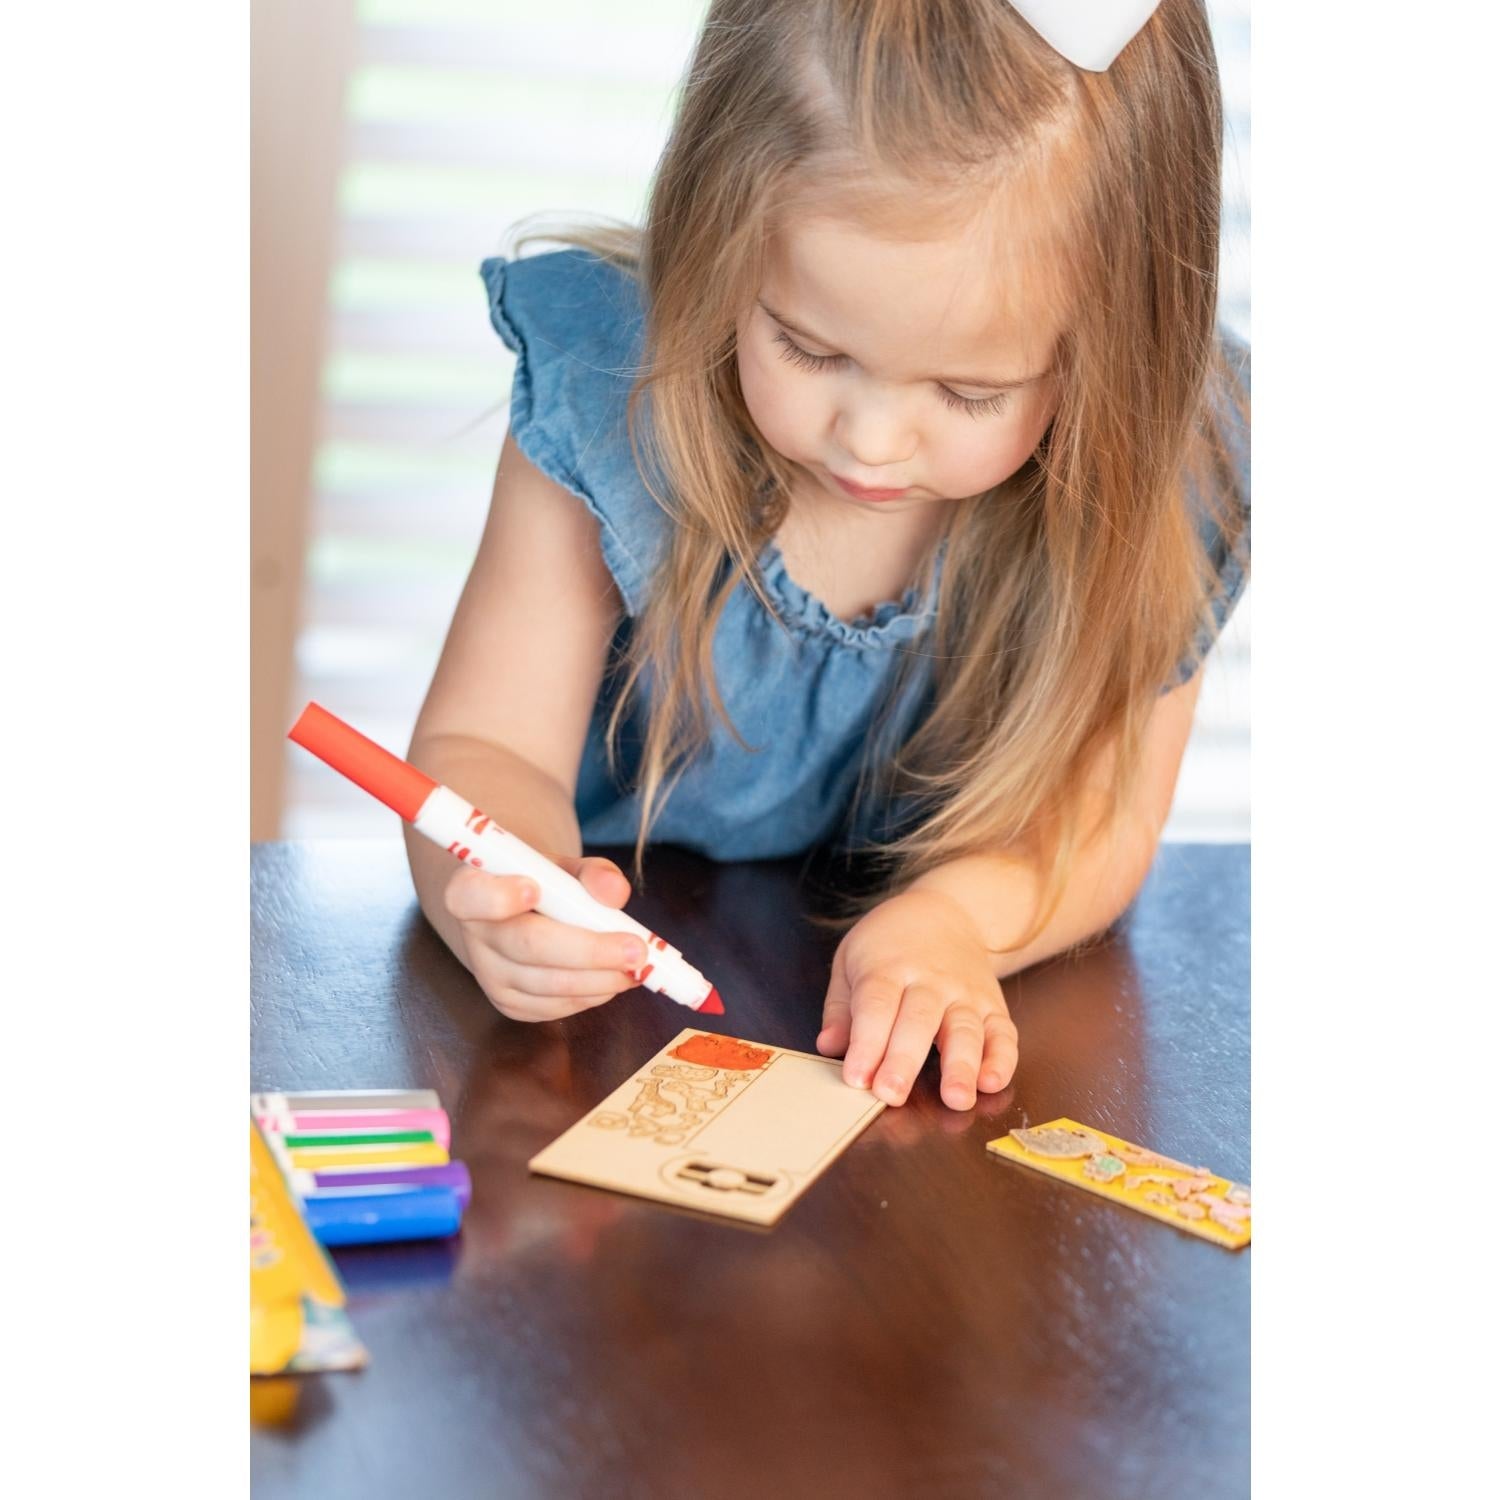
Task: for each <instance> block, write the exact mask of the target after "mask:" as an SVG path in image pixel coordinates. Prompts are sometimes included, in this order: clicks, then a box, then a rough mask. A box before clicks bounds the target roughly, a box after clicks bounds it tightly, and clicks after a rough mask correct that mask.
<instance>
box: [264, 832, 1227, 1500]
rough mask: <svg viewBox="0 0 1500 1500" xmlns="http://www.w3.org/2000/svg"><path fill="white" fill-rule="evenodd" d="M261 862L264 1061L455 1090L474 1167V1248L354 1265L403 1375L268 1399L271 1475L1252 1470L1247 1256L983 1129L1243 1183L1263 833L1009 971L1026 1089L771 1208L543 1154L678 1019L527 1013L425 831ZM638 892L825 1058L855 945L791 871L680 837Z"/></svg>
mask: <svg viewBox="0 0 1500 1500" xmlns="http://www.w3.org/2000/svg"><path fill="white" fill-rule="evenodd" d="M252 880H253V893H254V894H253V902H254V910H253V983H252V1003H253V1022H252V1060H253V1061H252V1067H253V1078H252V1079H251V1083H252V1084H253V1086H254V1087H256V1088H263V1089H272V1088H276V1089H310V1088H325V1087H343V1088H354V1087H360V1086H366V1087H374V1086H381V1087H404V1086H426V1087H432V1088H435V1089H437V1090H438V1091H439V1093H440V1094H441V1096H442V1098H443V1101H444V1103H445V1105H446V1106H447V1108H448V1110H449V1112H450V1114H451V1115H452V1117H453V1132H454V1133H453V1146H454V1153H455V1155H457V1156H459V1157H461V1158H462V1159H463V1160H465V1161H467V1162H468V1164H469V1166H470V1169H471V1171H472V1172H473V1176H474V1201H473V1205H472V1207H471V1209H470V1212H469V1215H468V1218H467V1219H466V1221H465V1225H464V1230H463V1234H462V1236H461V1237H460V1239H459V1240H458V1241H456V1242H454V1243H453V1244H451V1245H433V1246H427V1247H409V1248H406V1249H364V1250H350V1251H344V1252H340V1253H339V1255H338V1257H337V1259H338V1263H339V1267H340V1270H341V1271H342V1273H343V1275H344V1277H345V1281H346V1285H347V1287H348V1290H349V1293H350V1307H351V1312H352V1315H353V1317H354V1320H355V1324H356V1327H357V1328H358V1330H359V1333H360V1336H361V1338H362V1339H363V1340H364V1341H365V1342H366V1343H367V1344H368V1346H369V1348H370V1351H371V1354H372V1356H373V1363H372V1365H371V1367H370V1368H369V1369H368V1370H366V1371H365V1372H363V1373H362V1374H359V1375H355V1376H342V1377H313V1378H310V1379H308V1380H305V1381H303V1382H301V1383H300V1385H298V1386H297V1387H295V1388H294V1389H293V1390H292V1391H291V1392H290V1393H272V1392H260V1393H258V1395H257V1403H256V1404H257V1406H258V1407H259V1408H260V1409H261V1410H262V1411H263V1412H270V1413H271V1414H272V1418H262V1419H261V1420H259V1421H258V1423H257V1425H256V1426H255V1427H254V1428H253V1432H252V1446H251V1454H252V1473H253V1482H254V1493H255V1494H256V1496H257V1497H258V1500H270V1497H277V1496H309V1497H312V1496H316V1497H319V1500H337V1497H341V1496H345V1495H349V1496H356V1495H357V1496H360V1497H361V1500H377V1497H382V1496H410V1495H414V1494H420V1495H441V1496H444V1497H449V1500H464V1497H469V1496H474V1497H481V1496H483V1497H495V1496H500V1497H506V1500H510V1497H516V1500H531V1497H537V1500H541V1497H546V1500H567V1497H573V1496H579V1497H582V1496H609V1497H616V1496H620V1497H635V1496H641V1497H646V1496H650V1497H652V1500H675V1497H679V1496H681V1497H699V1496H703V1497H712V1500H739V1497H741V1496H744V1497H749V1496H774V1497H776V1500H798V1497H802V1496H844V1495H850V1496H853V1495H858V1496H861V1497H862V1500H872V1497H884V1496H892V1497H895V1496H908V1495H913V1494H922V1495H924V1496H930V1497H939V1500H946V1497H968V1496H987V1495H991V1494H997V1495H998V1494H1004V1495H1006V1496H1007V1497H1013V1500H1016V1497H1031V1496H1035V1497H1038V1500H1092V1497H1096V1496H1097V1497H1100V1500H1105V1497H1107V1500H1130V1497H1136V1496H1139V1497H1149V1500H1170V1497H1175V1496H1186V1495H1192V1496H1195V1497H1218V1496H1224V1497H1229V1496H1241V1495H1245V1494H1247V1493H1248V1491H1249V1397H1250V1387H1249V1304H1250V1261H1249V1257H1250V1255H1251V1253H1253V1252H1252V1251H1249V1250H1247V1251H1242V1252H1239V1253H1238V1254H1236V1253H1232V1252H1229V1251H1226V1250H1222V1249H1220V1248H1218V1247H1216V1246H1214V1245H1209V1244H1206V1243H1202V1242H1200V1241H1197V1240H1193V1239H1191V1238H1189V1237H1188V1236H1186V1235H1182V1234H1178V1233H1175V1232H1174V1231H1173V1230H1172V1229H1170V1228H1168V1227H1166V1226H1163V1225H1161V1224H1157V1223H1153V1222H1151V1221H1150V1220H1147V1219H1144V1218H1142V1217H1141V1216H1140V1215H1137V1214H1132V1213H1129V1212H1127V1211H1126V1210H1124V1209H1121V1208H1118V1207H1117V1206H1115V1205H1112V1204H1109V1203H1106V1202H1103V1201H1100V1200H1097V1199H1095V1198H1092V1197H1090V1196H1089V1195H1087V1194H1084V1193H1081V1192H1074V1191H1070V1190H1069V1189H1068V1188H1067V1187H1066V1186H1065V1185H1062V1184H1059V1183H1055V1182H1052V1181H1049V1180H1048V1179H1047V1178H1045V1177H1042V1176H1041V1175H1040V1174H1037V1173H1033V1172H1027V1171H1023V1170H1020V1169H1018V1168H1017V1167H1016V1166H1015V1165H1014V1164H1011V1163H1007V1162H1004V1161H1001V1160H998V1159H996V1158H994V1157H992V1156H990V1155H988V1154H987V1153H986V1152H985V1150H984V1143H985V1142H986V1141H987V1140H990V1139H991V1138H993V1137H994V1136H997V1135H1000V1134H1003V1133H1004V1132H1005V1131H1007V1130H1009V1129H1011V1128H1012V1127H1013V1126H1017V1125H1023V1124H1028V1123H1037V1122H1040V1121H1044V1120H1049V1119H1053V1118H1056V1117H1057V1116H1060V1115H1068V1116H1071V1117H1072V1118H1074V1119H1078V1120H1083V1121H1086V1122H1089V1123H1092V1124H1097V1125H1098V1126H1099V1127H1100V1128H1102V1129H1105V1130H1108V1131H1110V1132H1111V1133H1113V1134H1116V1135H1120V1136H1124V1137H1125V1138H1127V1139H1129V1140H1134V1141H1140V1142H1142V1143H1144V1144H1148V1145H1150V1146H1152V1147H1153V1148H1155V1149H1158V1150H1161V1151H1163V1152H1166V1153H1168V1154H1171V1155H1174V1156H1178V1157H1181V1158H1185V1159H1187V1160H1190V1161H1193V1162H1202V1163H1204V1164H1205V1165H1208V1166H1210V1167H1212V1168H1213V1170H1214V1171H1216V1172H1220V1173H1222V1174H1224V1175H1225V1176H1229V1177H1234V1178H1237V1179H1239V1180H1243V1181H1249V1180H1250V1178H1251V1171H1250V1156H1249V1129H1250V1104H1249V853H1248V850H1247V849H1245V848H1244V847H1243V846H1208V845H1202V846H1191V845H1177V846H1166V847H1164V848H1163V849H1162V851H1161V853H1160V855H1159V857H1158V860H1157V864H1156V868H1155V870H1154V871H1153V873H1152V875H1151V878H1150V880H1149V882H1148V884H1147V886H1146V889H1145V890H1144V892H1143V893H1142V896H1141V898H1140V900H1139V901H1138V902H1137V904H1136V907H1135V908H1134V909H1133V911H1132V912H1131V913H1130V914H1129V915H1128V916H1127V918H1126V919H1125V921H1124V922H1123V923H1122V924H1121V927H1120V930H1119V931H1118V932H1117V933H1116V935H1115V936H1114V937H1113V938H1112V939H1111V940H1110V941H1109V942H1108V943H1106V944H1104V945H1102V946H1100V947H1098V948H1095V949H1094V950H1093V951H1091V952H1089V953H1087V954H1086V955H1084V956H1082V957H1077V958H1072V959H1068V960H1064V961H1058V962H1054V963H1052V964H1048V965H1045V966H1042V967H1040V968H1038V969H1035V970H1032V971H1030V972H1028V973H1026V974H1023V975H1019V976H1017V977H1016V978H1015V979H1013V980H1011V981H1010V982H1009V983H1008V984H1007V987H1006V989H1007V994H1008V996H1009V997H1010V1001H1011V1006H1012V1011H1013V1013H1014V1015H1015V1017H1016V1021H1017V1024H1018V1026H1019V1028H1020V1033H1021V1067H1020V1071H1019V1073H1018V1074H1017V1077H1016V1080H1015V1082H1014V1084H1013V1085H1012V1086H1011V1087H1010V1088H1009V1089H1008V1090H1007V1091H1006V1092H1005V1093H1003V1094H1001V1095H998V1096H994V1097H991V1098H988V1099H982V1100H981V1103H980V1105H979V1108H978V1109H977V1110H976V1111H975V1112H974V1113H972V1114H968V1115H960V1114H955V1113H953V1112H951V1111H949V1110H947V1109H945V1108H944V1107H943V1105H942V1104H941V1102H940V1100H939V1099H938V1094H937V1075H936V1066H935V1062H930V1063H929V1065H928V1070H927V1072H926V1073H925V1074H924V1076H923V1078H922V1080H921V1081H920V1082H919V1084H918V1087H917V1089H916V1090H915V1091H914V1094H913V1098H912V1102H911V1103H909V1104H908V1105H907V1106H906V1107H905V1108H902V1109H892V1110H887V1111H886V1112H885V1113H884V1114H883V1115H882V1116H881V1118H880V1119H879V1120H877V1121H876V1122H875V1124H874V1125H873V1126H872V1127H871V1128H870V1129H869V1130H868V1131H866V1132H865V1134H864V1135H863V1136H862V1137H861V1138H860V1139H859V1140H857V1141H856V1142H855V1143H854V1144H853V1145H852V1146H851V1147H850V1149H849V1151H848V1152H847V1153H846V1154H845V1156H844V1157H843V1158H842V1159H841V1160H840V1161H839V1162H838V1163H837V1165H836V1166H835V1167H834V1168H833V1169H832V1170H830V1171H829V1172H828V1173H827V1174H826V1175H825V1176H824V1177H823V1178H822V1179H821V1180H820V1181H819V1182H818V1183H816V1184H815V1185H814V1186H813V1187H812V1188H811V1189H810V1190H809V1192H808V1194H807V1196H806V1197H805V1198H804V1199H803V1200H802V1201H800V1202H799V1203H798V1204H797V1205H796V1206H795V1207H794V1208H793V1209H792V1211H791V1212H790V1213H789V1214H788V1215H787V1216H786V1218H785V1219H784V1220H783V1221H782V1222H781V1224H780V1225H778V1226H777V1227H776V1228H775V1229H773V1230H770V1231H762V1230H756V1229H753V1228H747V1227H745V1226H740V1225H735V1224H732V1223H726V1222H722V1221H714V1220H712V1219H708V1218H700V1217H698V1216H695V1215H690V1214H687V1213H682V1212H677V1211H674V1210H672V1209H669V1208H665V1207H662V1206H660V1205H657V1204H652V1203H648V1202H643V1201H637V1200H632V1199H629V1198H625V1197H621V1196H617V1195H614V1194H609V1193H604V1192H599V1191H595V1190H592V1189H589V1188H584V1187H578V1186H574V1185H572V1184H569V1183H564V1182H559V1181H555V1180H551V1179H547V1178H541V1177H531V1176H529V1175H528V1174H527V1171H526V1162H527V1160H528V1159H529V1158H530V1157H531V1156H532V1155H533V1154H534V1153H535V1152H536V1151H538V1150H539V1149H540V1148H541V1147H542V1146H544V1145H545V1144H546V1143H547V1142H549V1141H550V1140H552V1139H553V1138H554V1137H555V1136H557V1135H558V1134H560V1133H561V1132H562V1131H563V1130H564V1129H565V1128H566V1127H567V1126H568V1125H570V1124H572V1123H573V1121H574V1120H576V1119H577V1118H578V1117H579V1116H581V1115H582V1114H583V1113H585V1111H587V1110H588V1109H589V1108H590V1107H592V1106H593V1105H595V1104H597V1103H598V1101H599V1100H600V1099H602V1098H603V1097H604V1096H605V1095H606V1094H608V1093H609V1092H610V1090H611V1089H613V1088H614V1087H615V1086H616V1085H617V1084H618V1083H619V1082H620V1081H621V1080H622V1079H623V1078H624V1077H625V1076H626V1075H627V1074H628V1073H629V1072H630V1070H631V1069H632V1068H634V1067H635V1066H637V1065H638V1064H639V1063H640V1061H641V1060H642V1059H644V1058H646V1057H649V1056H650V1055H651V1054H652V1053H653V1052H655V1051H656V1050H657V1049H658V1048H659V1047H661V1046H662V1045H663V1044H664V1043H665V1042H666V1041H667V1040H669V1039H670V1038H671V1037H672V1036H673V1035H674V1034H675V1033H676V1032H677V1031H678V1030H679V1029H680V1027H681V1025H682V1024H683V1016H684V1014H685V1012H683V1011H681V1010H680V1009H679V1008H678V1007H676V1006H674V1005H671V1004H670V1003H668V1002H665V1001H663V1000H660V999H658V998H657V997H655V996H651V995H648V994H646V993H645V992H642V991H636V992H633V993H632V994H629V995H626V996H622V997H620V998H619V999H618V1000H616V1001H614V1002H612V1003H611V1004H609V1005H607V1006H604V1007H602V1008H601V1009H600V1010H597V1011H593V1012H590V1013H588V1014H586V1015H583V1016H580V1017H576V1018H574V1019H572V1020H569V1021H566V1022H562V1023H558V1024H555V1025H543V1026H526V1025H520V1024H517V1023H513V1022H510V1021H507V1020H506V1019H504V1018H503V1017H502V1016H500V1015H498V1014H497V1013H495V1012H494V1011H493V1010H491V1009H490V1007H489V1005H488V1004H487V1003H486V1001H485V1000H484V998H483V996H482V995H481V994H480V993H479V991H478V989H477V987H476V986H475V985H474V984H473V981H472V980H471V979H470V978H469V976H468V974H467V973H466V972H465V971H464V969H463V968H462V967H461V966H460V965H459V964H458V963H457V962H456V961H455V960H454V959H453V958H452V956H451V955H450V954H449V953H448V952H447V950H446V949H445V948H444V947H443V946H442V944H441V943H440V942H439V941H438V939H437V938H436V937H435V936H434V935H433V934H432V933H431V932H430V931H429V930H428V929H427V927H426V925H425V923H424V922H423V920H422V918H421V916H420V914H419V913H418V911H417V909H416V905H415V902H414V900H413V898H412V895H411V889H410V884H409V881H408V877H407V875H406V869H405V864H404V860H403V858H402V853H401V850H400V847H399V845H398V844H397V843H396V842H394V841H392V842H390V843H369V844H364V843H343V844H338V843H329V844H308V845H262V846H259V847H257V848H256V849H255V851H254V855H253V863H252ZM632 909H633V910H634V911H636V913H637V914H638V915H640V916H641V917H642V919H643V920H645V921H647V922H648V923H650V924H651V925H652V926H654V927H656V928H658V929H659V930H661V931H662V932H664V933H666V934H667V935H668V936H669V937H670V938H671V940H673V941H674V942H676V943H678V944H679V945H680V946H681V947H682V948H683V950H684V952H685V953H686V954H687V955H688V957H689V958H690V959H691V960H692V961H693V962H694V963H696V964H698V965H699V966H700V967H701V968H703V969H704V970H705V972H707V973H708V974H709V976H710V977H711V978H712V979H713V980H714V981H715V982H716V983H717V984H718V986H719V988H720V990H721V992H722V993H723V995H724V997H725V1003H726V1005H727V1007H728V1014H727V1015H725V1016H724V1017H722V1018H718V1019H719V1020H720V1022H721V1024H720V1025H719V1026H718V1027H717V1029H719V1030H723V1031H725V1032H728V1033H730V1034H733V1035H738V1036H743V1037H748V1038H751V1039H754V1040H758V1041H766V1042H772V1043H775V1044H777V1045H779V1046H784V1047H795V1048H803V1049H809V1050H810V1048H811V1044H812V1038H813V1036H814V1035H815V1033H816V1031H817V1028H818V1021H819V1015H820V1010H821V1003H822V996H823V985H824V980H825V975H826V972H827V964H828V959H829V956H830V954H831V952H832V946H833V941H834V940H833V938H832V937H831V936H830V935H829V934H827V933H825V932H822V931H819V930H817V929H815V928H813V927H812V926H811V925H810V924H808V923H807V922H806V920H805V918H804V915H803V899H802V895H801V890H800V887H799V882H798V875H797V870H796V868H795V867H794V866H792V865H782V864H760V865H741V866H735V865H730V866H715V865H711V864H709V863H707V862H705V861H702V860H700V859H697V858H694V857H691V856H688V855H685V854H681V853H677V852H674V851H662V852H661V854H660V856H659V857H657V858H655V859H654V860H653V862H652V864H651V866H650V869H649V879H648V887H647V889H646V891H645V892H644V893H643V894H642V895H641V896H640V897H639V898H638V900H637V902H636V903H635V904H634V905H633V907H632ZM705 1019H707V1018H705ZM705 1029H713V1028H705ZM278 1395H279V1397H280V1399H279V1400H278V1399H277V1398H278ZM292 1397H295V1398H296V1399H295V1401H293V1400H292ZM286 1407H290V1409H289V1410H287V1409H284V1408H286ZM278 1414H279V1416H278ZM273 1418H274V1419H273Z"/></svg>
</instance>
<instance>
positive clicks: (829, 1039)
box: [817, 962, 849, 1057]
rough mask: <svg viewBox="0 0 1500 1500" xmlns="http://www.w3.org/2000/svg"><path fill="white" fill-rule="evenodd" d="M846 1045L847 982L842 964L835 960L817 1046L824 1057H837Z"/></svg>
mask: <svg viewBox="0 0 1500 1500" xmlns="http://www.w3.org/2000/svg"><path fill="white" fill-rule="evenodd" d="M848 1045H849V982H848V980H846V979H845V978H844V973H843V967H842V965H840V964H839V963H837V962H835V963H834V966H833V973H832V974H831V975H830V976H829V980H828V995H827V997H826V998H825V999H824V1001H823V1029H822V1030H821V1031H820V1032H819V1033H818V1041H817V1047H818V1051H819V1052H821V1053H822V1054H823V1056H824V1057H838V1056H839V1055H840V1054H841V1053H842V1052H843V1051H844V1050H845V1048H847V1047H848Z"/></svg>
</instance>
